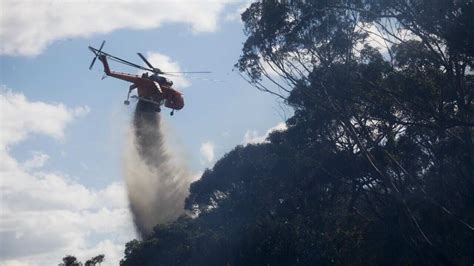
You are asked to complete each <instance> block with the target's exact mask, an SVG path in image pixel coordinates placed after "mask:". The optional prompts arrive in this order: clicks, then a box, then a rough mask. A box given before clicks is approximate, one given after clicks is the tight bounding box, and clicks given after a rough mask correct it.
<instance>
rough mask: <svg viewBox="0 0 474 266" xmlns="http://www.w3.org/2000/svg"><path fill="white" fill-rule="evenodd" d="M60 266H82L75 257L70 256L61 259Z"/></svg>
mask: <svg viewBox="0 0 474 266" xmlns="http://www.w3.org/2000/svg"><path fill="white" fill-rule="evenodd" d="M60 265H64V266H82V263H81V262H80V261H78V260H77V258H76V257H74V256H72V255H67V256H66V257H64V258H63V263H62V264H60Z"/></svg>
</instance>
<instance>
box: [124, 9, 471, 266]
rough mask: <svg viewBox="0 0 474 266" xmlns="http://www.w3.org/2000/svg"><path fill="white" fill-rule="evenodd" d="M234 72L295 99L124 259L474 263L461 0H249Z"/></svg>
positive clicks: (465, 15)
mask: <svg viewBox="0 0 474 266" xmlns="http://www.w3.org/2000/svg"><path fill="white" fill-rule="evenodd" d="M242 19H243V21H244V23H245V26H244V27H245V32H246V34H247V36H248V38H247V41H246V42H245V44H244V47H243V54H242V56H241V58H240V59H239V62H238V63H237V67H238V68H239V70H240V71H241V72H242V73H243V76H244V78H246V79H247V80H248V81H249V82H250V83H251V84H252V85H254V86H256V87H257V88H258V89H260V90H263V91H265V92H268V93H270V94H272V95H275V96H276V97H280V98H282V99H284V100H285V102H286V103H287V104H288V105H289V106H291V107H292V108H294V111H295V112H294V116H293V117H291V118H290V119H288V121H286V123H287V126H288V129H287V130H286V131H284V132H275V133H273V134H271V135H270V136H269V139H268V140H269V143H264V144H258V145H247V146H245V147H244V146H238V147H236V148H235V149H234V150H232V151H230V152H229V153H228V154H226V155H225V156H224V157H223V158H222V159H220V160H219V161H218V162H216V164H215V165H214V167H213V169H208V170H206V171H205V172H204V174H203V176H202V178H201V179H200V180H199V181H197V182H195V183H193V184H192V185H191V188H190V195H189V197H188V198H187V199H186V209H187V210H188V211H189V212H190V213H191V216H185V217H181V218H180V219H178V220H177V221H175V222H173V223H170V224H166V225H158V226H157V227H156V228H155V230H154V233H153V234H152V235H151V236H150V237H149V238H147V239H145V240H143V241H132V242H129V243H128V244H127V246H126V250H125V258H124V260H123V261H122V265H169V264H179V265H183V264H184V265H186V264H208V265H209V264H210V265H257V264H258V265H274V264H284V265H288V264H291V265H329V264H337V265H400V264H408V265H415V264H416V265H457V264H459V265H463V264H469V263H471V262H472V260H474V257H473V254H472V250H474V226H473V225H474V201H473V197H472V195H473V191H474V172H473V167H474V161H473V156H474V153H473V146H472V142H473V134H474V107H473V106H474V103H473V99H474V83H473V71H472V68H473V65H474V64H473V61H472V59H473V55H474V53H473V51H474V49H473V43H474V42H472V40H473V35H474V31H473V30H472V28H473V27H472V26H473V22H472V21H474V4H473V2H472V1H426V0H396V1H388V0H379V1H373V0H359V1H345V0H344V1H343V0H335V1H325V0H320V1H259V2H255V3H253V4H252V5H250V7H249V8H248V9H247V10H246V11H245V12H244V13H243V14H242Z"/></svg>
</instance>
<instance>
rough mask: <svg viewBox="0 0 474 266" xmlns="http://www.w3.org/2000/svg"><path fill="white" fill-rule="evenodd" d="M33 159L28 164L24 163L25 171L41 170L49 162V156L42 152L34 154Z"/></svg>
mask: <svg viewBox="0 0 474 266" xmlns="http://www.w3.org/2000/svg"><path fill="white" fill-rule="evenodd" d="M32 153H33V157H32V158H31V159H29V160H27V161H26V162H24V163H23V168H25V169H33V168H41V167H43V166H44V164H45V163H46V161H48V160H49V155H47V154H45V153H42V152H38V151H35V152H32Z"/></svg>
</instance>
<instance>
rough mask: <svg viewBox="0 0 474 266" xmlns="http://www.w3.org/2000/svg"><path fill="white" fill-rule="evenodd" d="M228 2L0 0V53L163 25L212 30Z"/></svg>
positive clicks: (30, 53)
mask: <svg viewBox="0 0 474 266" xmlns="http://www.w3.org/2000/svg"><path fill="white" fill-rule="evenodd" d="M228 2H229V1H191V0H175V1H151V0H139V1H132V0H121V1H111V0H98V1H72V0H66V1H54V0H52V1H44V0H40V1H26V0H1V1H0V9H2V10H3V12H0V25H1V31H0V39H1V40H2V41H1V42H0V54H3V55H26V56H34V55H38V54H40V53H41V52H42V51H43V50H44V49H45V48H46V47H47V46H48V45H49V44H51V43H52V42H54V41H57V40H64V39H68V38H77V37H90V36H92V35H94V34H106V33H110V32H112V31H115V30H118V29H134V30H142V29H151V28H157V27H160V26H162V25H163V24H166V23H183V24H186V25H189V26H190V27H191V30H192V31H193V32H194V33H200V32H213V31H215V30H217V28H218V19H219V17H220V14H221V12H222V11H223V9H224V7H225V5H226V4H227V3H228ZM6 11H8V12H6Z"/></svg>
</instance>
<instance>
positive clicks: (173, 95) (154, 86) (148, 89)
mask: <svg viewBox="0 0 474 266" xmlns="http://www.w3.org/2000/svg"><path fill="white" fill-rule="evenodd" d="M99 59H100V60H101V61H102V63H103V65H104V72H105V74H106V75H107V76H110V77H114V78H117V79H121V80H125V81H128V82H131V83H133V85H132V86H130V90H132V89H134V88H136V89H137V92H138V96H139V97H142V98H146V99H150V100H152V101H154V102H157V103H161V102H162V101H164V105H165V107H168V108H171V109H173V110H181V109H182V108H183V107H184V99H183V95H182V93H180V92H179V91H177V90H175V89H173V88H171V86H170V85H169V83H163V84H159V83H158V82H156V81H154V80H152V79H151V78H150V77H149V76H148V75H146V74H143V75H141V76H139V75H132V74H129V73H123V72H117V71H112V70H110V67H109V64H108V62H107V58H106V57H105V56H100V57H99Z"/></svg>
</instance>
